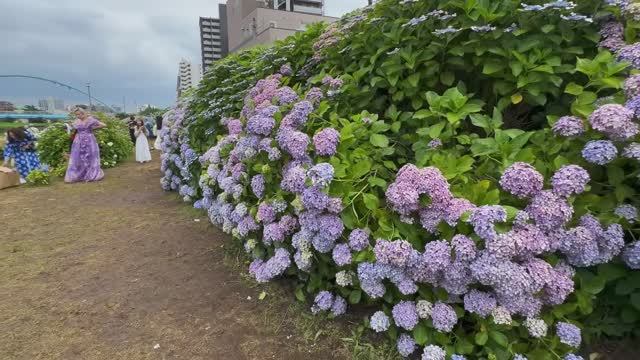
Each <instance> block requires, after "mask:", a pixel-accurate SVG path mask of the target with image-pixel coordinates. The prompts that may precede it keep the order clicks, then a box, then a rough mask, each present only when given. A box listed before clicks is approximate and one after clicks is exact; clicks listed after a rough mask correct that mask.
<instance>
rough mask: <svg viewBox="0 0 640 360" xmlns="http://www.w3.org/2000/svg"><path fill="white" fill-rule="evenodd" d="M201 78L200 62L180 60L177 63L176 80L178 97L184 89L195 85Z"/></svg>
mask: <svg viewBox="0 0 640 360" xmlns="http://www.w3.org/2000/svg"><path fill="white" fill-rule="evenodd" d="M201 79H202V67H201V66H200V64H195V65H194V64H192V63H191V62H190V61H188V60H185V59H182V60H180V63H179V64H178V82H177V84H176V91H177V93H178V97H180V96H181V95H182V93H183V92H184V91H186V90H188V89H190V88H192V87H195V86H197V85H198V83H199V82H200V80H201Z"/></svg>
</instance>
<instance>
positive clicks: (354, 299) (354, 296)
mask: <svg viewBox="0 0 640 360" xmlns="http://www.w3.org/2000/svg"><path fill="white" fill-rule="evenodd" d="M361 298H362V291H361V290H351V292H350V293H349V304H353V305H355V304H357V303H359V302H360V299H361Z"/></svg>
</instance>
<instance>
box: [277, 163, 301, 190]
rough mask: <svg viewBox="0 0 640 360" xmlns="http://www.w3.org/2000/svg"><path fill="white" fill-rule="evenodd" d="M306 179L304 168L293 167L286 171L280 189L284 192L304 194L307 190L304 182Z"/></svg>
mask: <svg viewBox="0 0 640 360" xmlns="http://www.w3.org/2000/svg"><path fill="white" fill-rule="evenodd" d="M306 177H307V176H306V174H305V171H304V168H302V167H301V166H293V167H291V168H290V169H288V170H286V171H285V173H284V176H283V178H282V181H281V182H280V187H281V188H282V190H284V191H289V192H293V193H302V191H304V189H305V186H304V182H305V180H306Z"/></svg>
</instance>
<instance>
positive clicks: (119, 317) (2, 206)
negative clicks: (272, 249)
mask: <svg viewBox="0 0 640 360" xmlns="http://www.w3.org/2000/svg"><path fill="white" fill-rule="evenodd" d="M157 155H158V154H157V153H154V156H155V157H156V158H157ZM157 169H158V163H157V161H154V162H152V163H150V164H145V165H140V164H137V163H134V162H129V163H126V164H124V165H122V166H120V167H118V168H115V169H109V170H107V171H106V178H105V180H104V181H101V182H98V183H86V184H73V185H69V184H64V183H62V182H61V181H56V182H54V184H53V185H51V186H46V187H27V186H22V187H18V188H12V189H5V190H0V229H1V230H0V329H1V330H0V354H2V355H0V357H1V358H2V359H29V360H31V359H65V360H67V359H258V358H259V359H265V358H266V359H341V358H348V357H351V358H370V357H373V355H372V354H373V351H374V350H372V349H368V350H367V351H361V350H362V349H364V348H362V349H360V350H358V349H359V346H356V345H354V343H353V342H355V341H357V339H355V338H354V339H349V340H347V341H344V340H340V336H341V335H340V334H341V333H340V331H338V330H335V329H334V328H332V327H331V326H334V325H331V324H330V323H328V322H326V321H320V320H317V319H314V318H311V317H310V316H309V315H306V313H305V312H304V311H301V309H302V305H299V304H295V302H294V300H293V297H292V296H291V295H290V294H291V292H289V291H286V292H285V291H283V289H282V287H278V286H275V287H274V286H271V287H257V286H256V285H255V284H254V283H252V282H251V281H248V280H247V279H246V275H243V272H244V270H240V269H245V268H246V267H245V265H246V264H244V263H243V262H244V260H243V258H242V257H241V256H240V255H238V254H236V253H235V252H234V251H229V250H225V248H224V247H225V246H226V247H227V248H228V247H230V246H229V244H230V239H228V238H227V237H226V235H224V234H223V233H221V232H220V231H219V230H217V229H215V228H214V227H212V226H211V225H210V224H209V222H208V221H207V219H206V217H205V216H204V214H202V213H198V212H195V211H194V210H192V209H190V208H189V207H187V206H185V205H184V203H182V202H181V200H180V199H178V197H177V196H176V195H174V194H168V193H165V192H163V191H162V190H161V189H160V186H159V182H158V179H159V176H160V175H159V171H158V170H157ZM196 220H200V221H196ZM225 244H226V245H225ZM262 291H266V294H267V296H266V298H265V299H264V300H259V294H260V293H261V292H262ZM285 294H286V295H285ZM365 350H366V349H365ZM385 351H386V350H385ZM390 354H391V352H384V355H381V356H380V357H383V358H387V357H391V356H392V355H390ZM375 357H378V356H377V355H376V356H375Z"/></svg>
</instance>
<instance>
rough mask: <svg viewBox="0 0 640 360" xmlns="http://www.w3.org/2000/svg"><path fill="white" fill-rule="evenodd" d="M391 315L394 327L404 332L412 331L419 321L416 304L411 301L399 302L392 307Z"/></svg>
mask: <svg viewBox="0 0 640 360" xmlns="http://www.w3.org/2000/svg"><path fill="white" fill-rule="evenodd" d="M391 314H392V315H393V321H394V322H395V323H396V325H397V326H399V327H401V328H403V329H405V330H413V328H414V327H415V326H416V325H417V324H418V321H419V318H418V312H417V310H416V304H415V303H414V302H413V301H400V302H399V303H397V304H396V305H395V306H394V307H393V309H392V311H391Z"/></svg>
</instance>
